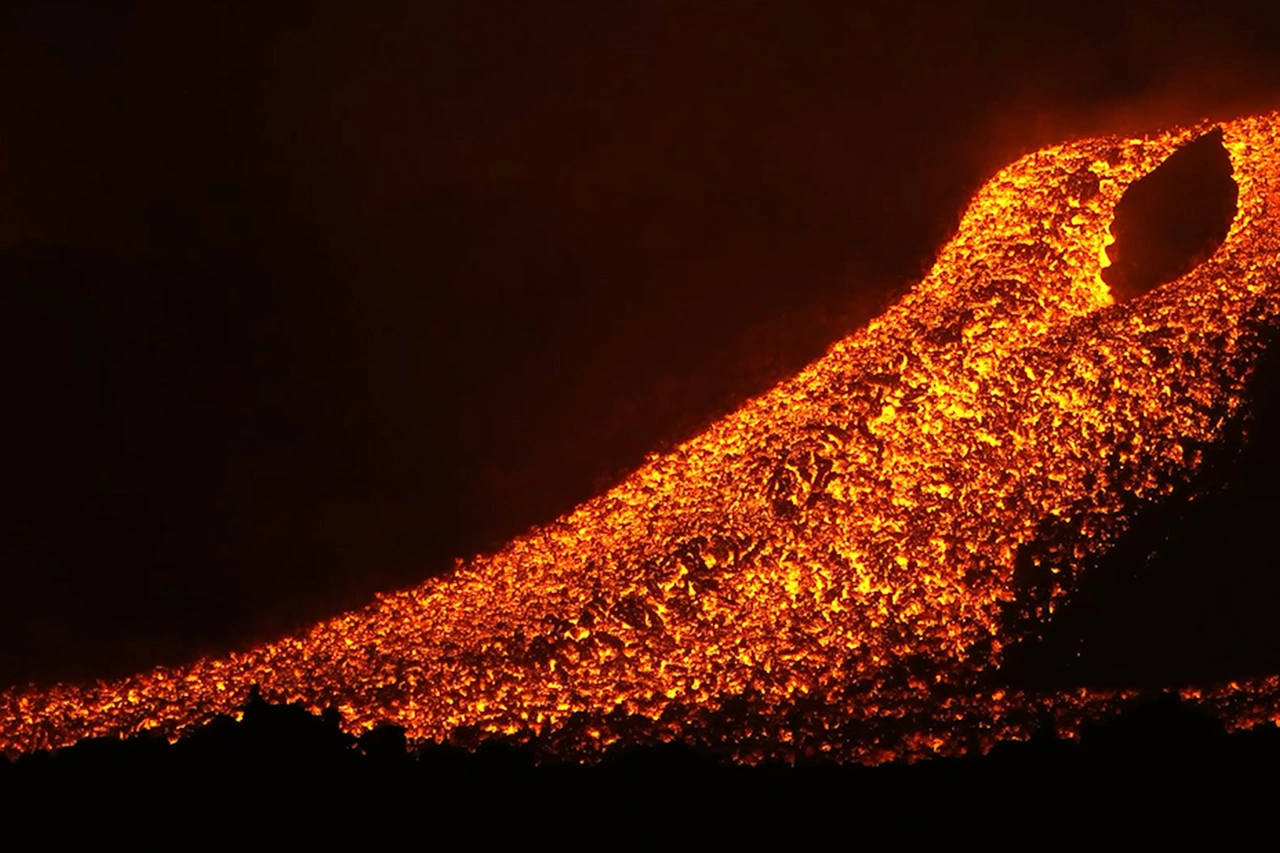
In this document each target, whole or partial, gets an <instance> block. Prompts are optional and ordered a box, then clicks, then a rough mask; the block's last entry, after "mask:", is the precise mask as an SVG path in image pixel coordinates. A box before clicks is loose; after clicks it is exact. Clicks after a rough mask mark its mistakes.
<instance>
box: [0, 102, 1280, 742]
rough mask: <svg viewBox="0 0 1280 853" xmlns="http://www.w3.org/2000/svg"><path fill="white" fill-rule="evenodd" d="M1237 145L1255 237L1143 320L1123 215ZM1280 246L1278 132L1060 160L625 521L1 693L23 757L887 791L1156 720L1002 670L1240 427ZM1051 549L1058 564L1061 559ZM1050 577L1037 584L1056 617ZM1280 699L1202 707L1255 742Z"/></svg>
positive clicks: (722, 432)
mask: <svg viewBox="0 0 1280 853" xmlns="http://www.w3.org/2000/svg"><path fill="white" fill-rule="evenodd" d="M1215 127H1220V128H1221V134H1222V146H1223V148H1225V150H1226V152H1227V155H1228V156H1229V158H1230V163H1231V168H1232V172H1233V174H1232V177H1233V178H1234V181H1235V183H1236V185H1237V187H1238V208H1237V212H1236V215H1235V219H1234V221H1233V222H1232V223H1231V226H1230V230H1229V232H1228V233H1227V235H1226V238H1225V240H1224V241H1223V242H1222V244H1221V245H1220V246H1219V247H1218V248H1217V250H1216V252H1214V253H1213V254H1212V255H1211V256H1210V257H1209V258H1208V259H1207V260H1205V261H1204V262H1203V263H1201V264H1200V265H1199V266H1197V267H1196V268H1195V269H1194V270H1192V271H1191V272H1189V273H1187V274H1185V275H1183V276H1182V277H1181V278H1178V279H1176V280H1175V281H1172V282H1170V283H1167V284H1165V285H1162V286H1160V287H1157V288H1155V289H1153V290H1151V291H1149V292H1147V293H1146V294H1144V295H1140V296H1135V297H1134V298H1132V299H1128V300H1126V301H1123V302H1117V301H1115V300H1114V299H1113V297H1112V293H1111V291H1110V289H1109V288H1108V286H1107V284H1106V282H1104V280H1103V277H1102V273H1103V269H1104V268H1105V267H1106V266H1107V264H1108V258H1107V254H1106V249H1107V246H1108V244H1109V243H1110V242H1111V235H1110V231H1109V226H1110V225H1111V224H1112V222H1113V218H1114V215H1115V208H1116V205H1117V202H1118V201H1119V200H1120V198H1121V195H1122V194H1123V193H1124V192H1125V190H1126V188H1127V187H1128V186H1129V185H1130V184H1132V183H1133V182H1134V181H1135V180H1137V179H1139V178H1141V177H1143V176H1144V175H1146V174H1148V173H1150V172H1151V171H1153V170H1154V169H1155V168H1156V167H1157V166H1159V165H1160V164H1161V163H1162V162H1163V161H1165V160H1166V158H1168V157H1169V156H1170V155H1171V154H1172V153H1173V152H1174V151H1176V150H1178V149H1179V148H1180V147H1182V146H1184V145H1186V144H1187V143H1189V142H1190V141H1192V140H1194V139H1196V138H1198V137H1200V136H1202V135H1204V134H1206V133H1209V132H1211V131H1213V130H1214V128H1215ZM1278 252H1280V113H1276V114H1272V115H1268V116H1262V117H1255V118H1249V119H1243V120H1239V121H1234V122H1229V123H1225V124H1222V125H1220V126H1215V125H1209V124H1203V125H1199V126H1196V127H1189V128H1177V129H1174V130H1171V131H1168V132H1165V133H1161V134H1157V135H1153V136H1149V137H1145V138H1120V137H1106V138H1098V139H1091V140H1086V141H1082V142H1076V143H1072V144H1067V145H1060V146H1056V147H1052V148H1047V149H1044V150H1042V151H1039V152H1037V153H1035V154H1031V155H1029V156H1026V157H1024V158H1022V159H1021V160H1019V161H1017V162H1016V163H1014V164H1012V165H1010V166H1008V167H1007V168H1005V169H1004V170H1002V171H1001V172H999V173H998V174H997V175H995V177H993V178H992V179H991V180H990V181H989V182H988V183H987V184H986V185H985V186H984V187H983V188H982V189H981V190H980V191H979V192H978V193H977V195H976V196H975V197H974V199H973V200H972V203H971V204H970V207H969V209H968V211H967V213H966V214H965V216H964V218H963V220H962V222H961V223H960V226H959V230H958V232H957V233H956V235H955V237H954V238H953V239H952V240H951V241H950V242H949V243H948V244H947V245H946V246H945V247H943V249H942V250H941V252H940V253H939V255H938V258H937V262H936V264H935V265H934V267H933V269H932V270H931V272H930V273H929V274H928V276H927V277H926V278H925V279H924V280H923V281H921V282H920V283H919V284H918V285H917V286H916V287H915V288H914V290H912V291H911V292H910V293H908V294H907V295H906V296H905V297H904V298H903V299H902V300H901V301H900V302H898V303H897V304H896V305H894V306H893V307H892V308H890V309H889V310H888V311H887V312H886V313H885V314H884V315H883V316H881V317H879V318H878V319H876V320H874V321H873V322H871V323H870V324H869V325H868V326H867V327H866V328H865V329H862V330H860V331H858V332H856V333H854V334H852V335H850V336H848V337H847V338H845V339H843V340H841V341H838V342H837V343H835V344H834V345H833V346H832V347H831V348H830V350H829V351H828V352H827V354H826V355H825V356H823V357H822V358H821V359H819V360H818V361H816V362H814V363H813V364H811V365H810V366H809V367H807V368H806V369H805V370H803V371H802V372H801V373H800V374H799V375H797V376H795V377H794V378H792V379H790V380H788V381H786V382H784V383H782V384H780V385H778V386H777V387H776V388H774V389H773V390H771V391H769V392H768V393H766V394H764V395H763V396H760V397H759V398H756V399H753V400H751V401H749V402H748V403H746V404H745V405H743V406H742V408H741V409H739V410H738V411H736V412H735V413H733V414H732V415H729V416H728V417H726V418H724V419H723V420H721V421H719V422H718V423H716V424H714V425H713V426H711V427H710V428H709V429H708V430H707V431H706V432H704V433H703V434H701V435H699V436H697V437H695V438H693V439H691V440H689V441H687V442H686V443H684V444H683V445H681V446H680V447H678V448H677V449H676V450H675V451H674V452H672V453H669V454H667V455H664V456H654V457H651V458H650V459H649V460H648V461H647V462H646V464H645V465H644V466H643V467H641V468H640V469H639V470H637V471H636V472H635V473H634V474H632V475H631V476H629V477H628V478H627V479H626V480H625V481H624V482H622V483H621V484H619V485H618V486H617V487H615V488H613V489H612V490H610V491H609V492H608V493H606V494H603V495H601V496H599V497H597V498H595V499H593V500H591V501H588V502H587V503H585V504H583V505H582V506H580V507H579V508H577V509H576V510H574V511H573V512H572V513H570V514H568V515H566V516H564V517H562V518H560V519H559V520H557V521H556V522H554V523H552V524H549V525H547V526H545V527H541V528H538V529H535V530H533V531H532V532H530V533H528V534H527V535H525V536H522V537H520V538H519V539H516V540H515V541H513V542H511V543H510V544H509V545H508V546H507V547H506V548H504V549H503V550H502V551H500V552H499V553H496V554H494V555H492V556H484V557H478V558H476V559H474V560H471V561H469V562H466V563H463V564H460V565H459V566H458V567H457V568H456V569H455V570H454V571H453V572H452V573H450V574H448V575H446V576H443V577H439V578H433V579H431V580H428V581H426V582H425V583H423V584H421V585H419V586H417V587H416V588H413V589H409V590H405V591H402V592H398V593H394V594H390V595H386V596H382V597H380V598H379V599H378V601H377V602H376V603H374V604H373V605H371V606H369V607H367V608H366V609H364V610H361V611H358V612H353V613H349V614H346V615H343V616H339V617H337V618H334V619H332V620H329V621H326V622H323V623H321V624H319V625H317V626H315V627H314V628H313V629H311V630H310V631H308V632H307V633H305V634H303V635H300V636H295V637H289V638H287V639H283V640H280V641H279V642H274V643H271V644H269V645H266V646H263V647H261V648H258V649H254V650H251V651H248V652H245V653H234V654H230V655H228V656H226V657H223V658H219V659H203V660H199V661H196V662H195V663H192V664H190V665H186V666H181V667H175V668H158V669H155V670H152V671H150V672H145V673H141V674H138V675H135V676H132V677H129V678H124V679H121V680H118V681H113V682H99V683H96V684H89V685H58V686H55V687H52V688H49V689H15V690H11V691H8V692H6V693H3V694H0V749H2V750H3V751H4V752H5V753H7V754H9V755H16V754H20V753H24V752H28V751H32V750H36V749H48V748H57V747H62V746H65V745H69V744H72V743H75V742H76V741H78V740H80V739H82V738H86V737H92V736H111V735H114V736H120V737H126V736H129V735H132V734H134V733H139V732H143V731H147V730H157V731H158V732H160V733H163V734H165V735H167V736H169V737H170V738H177V737H179V736H180V735H182V734H183V733H184V732H187V731H189V730H191V729H192V728H193V727H196V726H199V725H201V724H202V723H204V722H206V721H208V720H209V719H211V718H212V717H213V716H215V715H217V714H234V713H235V712H236V711H237V709H239V708H240V707H241V706H242V705H243V704H244V703H245V701H246V699H247V697H248V695H249V692H250V690H251V687H252V685H255V684H256V685H259V686H260V689H261V692H262V695H263V697H264V698H266V699H267V700H268V701H274V702H300V703H302V704H304V705H305V706H307V707H309V708H311V709H313V710H316V711H319V710H320V709H323V708H327V707H334V708H337V709H338V710H339V711H340V712H341V714H342V725H343V727H344V728H345V729H346V730H348V731H350V732H352V733H359V732H361V731H364V730H367V729H369V728H370V727H372V726H374V725H377V724H379V723H384V722H385V723H393V724H396V725H399V726H403V727H404V729H405V730H406V733H407V736H408V738H409V740H410V742H411V743H415V744H422V743H425V742H427V741H446V740H448V741H451V742H454V743H462V744H469V745H474V744H476V743H478V742H479V741H482V740H486V739H491V738H505V739H509V740H513V741H517V742H524V743H532V744H534V745H535V746H536V747H537V748H538V749H540V750H542V751H543V752H544V753H549V754H556V755H564V756H569V757H574V758H579V759H583V760H590V759H592V758H593V757H595V756H598V755H600V754H601V753H602V752H603V751H605V750H607V749H609V748H611V747H616V746H623V745H642V744H646V743H652V742H655V741H659V740H661V741H672V740H676V741H682V742H688V743H694V744H705V745H710V746H713V747H715V748H717V749H719V750H720V751H721V752H722V754H726V755H728V756H731V757H733V758H736V759H738V760H745V761H752V760H756V759H758V758H761V757H765V756H779V757H788V756H791V757H794V756H796V755H812V754H828V755H831V756H833V757H835V758H838V759H850V760H858V761H864V762H869V763H871V762H877V761H883V760H888V759H893V758H914V757H918V756H922V755H927V754H931V753H942V754H954V753H959V752H964V751H969V750H975V749H977V750H985V749H986V748H987V747H989V746H990V745H991V744H992V743H994V742H996V741H998V740H1000V739H1003V738H1020V737H1025V736H1026V735H1028V734H1029V733H1030V731H1031V730H1032V729H1033V728H1034V727H1035V726H1036V725H1038V724H1040V723H1042V722H1043V721H1044V720H1045V719H1050V720H1053V721H1055V722H1056V724H1057V725H1058V727H1059V730H1060V731H1067V732H1069V731H1070V730H1071V729H1072V728H1073V727H1074V726H1076V725H1078V724H1079V723H1080V722H1081V721H1082V720H1083V719H1085V718H1087V717H1089V716H1091V715H1095V714H1099V713H1102V712H1105V711H1107V710H1108V709H1109V708H1111V707H1114V706H1115V705H1116V704H1117V703H1120V702H1122V701H1123V700H1124V698H1125V695H1126V694H1123V693H1117V692H1096V691H1087V690H1079V691H1072V692H1057V693H1046V694H1031V693H1026V692H1016V691H1005V690H999V689H993V688H991V687H990V683H991V682H990V673H991V672H992V671H994V670H996V669H997V668H998V667H999V666H1000V664H1001V661H1002V651H1003V650H1004V649H1005V648H1006V647H1007V646H1008V645H1009V644H1010V643H1011V642H1013V641H1015V640H1016V639H1017V638H1018V636H1019V633H1020V632H1022V631H1025V630H1026V627H1027V626H1028V625H1035V624H1037V623H1039V622H1041V621H1043V620H1045V619H1049V618H1051V617H1052V613H1053V611H1054V610H1055V609H1056V608H1058V607H1060V606H1061V604H1062V602H1063V601H1064V600H1065V599H1066V598H1067V597H1068V596H1069V595H1070V593H1071V591H1072V588H1073V584H1074V582H1075V580H1076V578H1077V577H1078V576H1079V573H1080V572H1081V571H1084V570H1086V569H1088V567H1089V566H1090V564H1091V563H1093V562H1096V560H1097V558H1098V556H1099V555H1100V554H1102V553H1103V552H1105V551H1106V550H1107V549H1108V548H1109V547H1111V545H1112V544H1113V543H1114V542H1115V541H1116V539H1117V537H1119V536H1120V535H1121V534H1122V533H1123V532H1124V531H1125V530H1126V529H1127V528H1128V527H1129V525H1130V522H1131V520H1132V519H1133V518H1134V516H1135V515H1136V514H1137V513H1139V512H1141V511H1142V510H1143V509H1144V508H1145V507H1148V506H1150V505H1152V504H1154V503H1156V502H1160V501H1165V500H1170V499H1174V498H1177V497H1178V496H1179V495H1181V494H1183V493H1184V492H1185V491H1186V489H1187V488H1189V487H1191V486H1192V485H1193V484H1194V482H1195V475H1196V474H1197V472H1198V471H1199V469H1201V468H1202V467H1203V465H1204V460H1203V451H1204V450H1205V449H1206V448H1209V447H1210V446H1213V445H1215V444H1218V443H1221V442H1222V441H1223V440H1224V439H1225V438H1226V437H1227V435H1228V430H1229V428H1230V427H1231V425H1232V424H1233V423H1235V422H1237V421H1238V419H1239V418H1240V417H1242V415H1243V411H1244V409H1243V407H1244V403H1245V399H1244V392H1245V382H1246V380H1247V379H1248V377H1249V376H1250V374H1251V372H1252V371H1253V369H1254V365H1255V362H1256V360H1257V357H1258V356H1259V354H1260V353H1261V351H1262V349H1263V347H1264V344H1265V342H1266V339H1267V335H1268V334H1269V332H1270V331H1271V330H1272V329H1274V328H1275V326H1276V325H1277V315H1278V314H1280V269H1278V266H1280V261H1278V260H1277V259H1278V258H1280V254H1278ZM1047 528H1052V529H1054V530H1055V531H1057V533H1055V536H1056V537H1057V540H1056V541H1057V542H1058V545H1057V546H1055V547H1053V548H1037V547H1035V546H1036V545H1037V543H1039V542H1041V540H1042V539H1043V537H1044V535H1045V534H1044V531H1045V530H1046V529H1047ZM1064 543H1065V544H1064ZM1020 554H1021V555H1022V556H1021V557H1020V556H1019V555H1020ZM1028 554H1035V555H1036V556H1035V557H1034V558H1028V557H1027V555H1028ZM1020 559H1022V560H1024V561H1025V560H1027V559H1032V562H1038V565H1037V566H1036V571H1034V572H1032V573H1031V575H1030V576H1031V577H1033V578H1036V579H1038V580H1036V581H1035V583H1034V584H1032V588H1030V589H1024V588H1023V587H1025V586H1026V584H1025V582H1024V581H1023V580H1022V578H1023V576H1024V575H1023V574H1020V575H1019V577H1018V579H1015V568H1017V567H1018V564H1019V560H1020ZM1277 693H1280V688H1278V687H1277V685H1276V684H1272V683H1271V682H1269V681H1267V680H1265V679H1263V680H1260V681H1258V682H1256V683H1251V684H1249V685H1234V686H1229V687H1219V688H1214V689H1206V691H1205V692H1203V693H1197V692H1195V691H1184V696H1185V697H1186V698H1188V699H1191V700H1199V701H1203V702H1206V703H1208V704H1209V706H1210V707H1214V708H1219V709H1220V710H1222V711H1223V713H1226V714H1228V715H1230V714H1232V713H1235V714H1236V717H1237V718H1239V720H1243V721H1244V722H1257V721H1260V720H1263V719H1273V718H1275V716H1276V712H1275V707H1276V703H1275V701H1274V700H1273V699H1271V698H1268V697H1273V696H1275V695H1277ZM1246 695H1247V697H1248V699H1247V701H1245V699H1242V698H1240V697H1242V696H1246ZM1233 697H1234V698H1233ZM1237 700H1238V701H1237ZM1233 702H1235V703H1236V704H1232V703H1233ZM1241 703H1243V704H1241ZM1237 706H1239V708H1242V709H1243V710H1238V711H1232V709H1233V708H1237ZM1246 706H1247V707H1246ZM1249 715H1251V716H1249ZM1246 717H1247V719H1246Z"/></svg>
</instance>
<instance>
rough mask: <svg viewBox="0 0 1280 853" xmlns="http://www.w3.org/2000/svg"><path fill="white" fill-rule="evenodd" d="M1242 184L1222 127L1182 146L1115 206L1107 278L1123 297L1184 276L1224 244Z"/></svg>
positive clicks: (1118, 296) (1116, 294)
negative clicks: (1224, 143) (1236, 176)
mask: <svg viewBox="0 0 1280 853" xmlns="http://www.w3.org/2000/svg"><path fill="white" fill-rule="evenodd" d="M1239 194H1240V191H1239V187H1238V186H1237V185H1236V182H1235V179H1234V178H1233V177H1232V169H1231V159H1230V157H1229V156H1228V154H1227V150H1226V149H1225V148H1223V146H1222V128H1220V127H1218V128H1214V129H1213V130H1211V131H1209V132H1208V133H1205V134H1204V135H1202V136H1200V137H1198V138H1197V139H1195V140H1194V141H1192V142H1189V143H1188V144H1186V145H1184V146H1183V147H1182V148H1179V149H1178V150H1177V151H1175V152H1173V154H1171V155H1169V157H1168V158H1167V159H1166V160H1165V161H1164V162H1163V163H1161V164H1160V166H1159V167H1157V168H1156V169H1155V170H1154V171H1153V172H1151V173H1150V174H1148V175H1146V176H1144V177H1143V178H1141V179H1139V180H1137V181H1135V182H1134V183H1133V185H1132V186H1130V187H1129V189H1128V190H1126V191H1125V193H1124V195H1123V196H1121V198H1120V201H1119V202H1118V203H1117V204H1116V213H1115V220H1114V221H1113V222H1112V224H1111V235H1112V236H1113V237H1114V238H1115V242H1114V243H1112V244H1111V245H1110V246H1108V247H1107V257H1108V259H1109V260H1110V261H1111V265H1110V266H1109V267H1107V268H1105V269H1104V270H1103V271H1102V280H1103V281H1105V282H1106V283H1107V286H1108V287H1110V288H1111V294H1112V296H1114V297H1115V300H1116V301H1117V302H1123V301H1125V300H1127V299H1132V298H1134V297H1136V296H1141V295H1142V294H1144V293H1146V292H1148V291H1149V290H1152V289H1153V288H1156V287H1159V286H1160V285H1162V284H1165V283H1166V282H1170V281H1173V280H1175V279H1177V278H1180V277H1182V276H1184V275H1186V274H1187V273H1189V272H1191V270H1193V269H1195V268H1196V267H1197V266H1199V265H1200V264H1201V263H1202V262H1204V261H1205V260H1206V259H1208V258H1209V256H1210V255H1212V254H1213V253H1214V251H1216V250H1217V248H1218V247H1219V246H1221V245H1222V241H1223V240H1225V239H1226V237H1227V231H1228V229H1230V227H1231V223H1232V221H1233V220H1234V219H1235V217H1236V202H1237V199H1238V197H1239Z"/></svg>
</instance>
